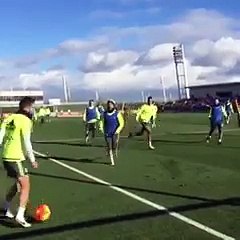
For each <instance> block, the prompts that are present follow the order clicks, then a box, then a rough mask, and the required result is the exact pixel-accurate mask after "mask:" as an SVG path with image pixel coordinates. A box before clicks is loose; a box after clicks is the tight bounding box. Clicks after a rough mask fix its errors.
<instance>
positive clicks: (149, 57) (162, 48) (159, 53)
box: [137, 43, 175, 65]
mask: <svg viewBox="0 0 240 240" xmlns="http://www.w3.org/2000/svg"><path fill="white" fill-rule="evenodd" d="M174 45H175V44H174V43H164V44H158V45H156V46H154V47H153V48H151V49H149V50H148V51H147V52H146V53H144V54H142V55H141V56H140V57H139V59H138V60H137V64H140V65H154V64H159V63H163V62H166V61H167V62H169V61H172V49H173V46H174Z"/></svg>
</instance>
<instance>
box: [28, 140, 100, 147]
mask: <svg viewBox="0 0 240 240" xmlns="http://www.w3.org/2000/svg"><path fill="white" fill-rule="evenodd" d="M33 143H35V144H42V145H64V146H72V147H86V148H88V147H93V148H103V147H104V146H105V145H102V144H86V143H79V142H58V141H56V142H53V141H49V142H48V141H46V142H38V141H35V142H33Z"/></svg>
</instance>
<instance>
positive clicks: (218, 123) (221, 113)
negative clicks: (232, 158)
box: [207, 99, 227, 144]
mask: <svg viewBox="0 0 240 240" xmlns="http://www.w3.org/2000/svg"><path fill="white" fill-rule="evenodd" d="M224 117H225V118H227V114H226V111H225V109H224V107H223V106H222V105H221V104H220V101H219V100H218V99H216V100H215V103H214V105H212V106H211V109H210V114H209V119H210V131H209V134H208V136H207V143H209V141H210V140H211V138H212V134H213V132H214V131H215V129H216V128H218V144H221V143H222V138H223V123H224Z"/></svg>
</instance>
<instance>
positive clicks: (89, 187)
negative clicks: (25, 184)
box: [0, 113, 240, 240]
mask: <svg viewBox="0 0 240 240" xmlns="http://www.w3.org/2000/svg"><path fill="white" fill-rule="evenodd" d="M157 125H158V126H157V128H155V129H154V130H153V134H154V137H153V139H154V146H155V147H156V150H155V151H150V150H148V149H147V146H146V142H145V140H144V138H143V137H137V138H133V139H127V138H124V137H123V138H122V139H121V141H120V155H119V159H118V160H117V161H116V162H117V164H116V166H115V167H111V166H109V165H107V163H109V160H108V159H107V158H106V156H105V149H104V141H103V138H102V137H101V135H100V134H99V136H98V138H97V139H96V140H95V141H94V143H93V145H92V146H88V147H87V146H85V145H84V141H83V139H82V138H83V136H84V126H83V123H82V121H81V119H59V120H57V119H56V120H55V119H53V120H52V122H51V123H47V124H44V125H38V126H36V127H35V129H34V134H33V141H35V143H34V149H35V150H36V151H38V152H41V153H44V154H46V153H48V155H49V156H50V157H52V158H53V159H56V160H58V161H60V162H61V163H64V164H67V165H68V166H71V167H73V168H74V169H78V170H81V171H83V172H85V173H88V174H90V175H91V176H94V177H97V178H99V179H102V180H104V181H107V182H109V183H111V184H113V185H116V186H118V187H119V188H121V189H124V190H126V191H127V192H131V193H134V194H136V195H137V196H140V197H141V198H144V199H145V200H149V201H151V202H152V203H156V204H159V205H161V206H165V207H167V208H168V209H169V211H172V212H175V213H179V214H181V215H183V216H185V217H187V218H188V219H192V220H195V221H197V222H198V223H201V224H203V225H204V226H206V227H209V228H211V229H213V230H216V231H217V232H219V233H223V234H225V235H227V236H230V237H232V238H233V239H240V129H239V128H238V126H237V122H235V119H233V121H232V123H231V124H230V125H229V126H226V127H225V135H224V142H223V145H221V146H219V145H217V139H216V138H215V137H213V139H212V142H211V143H210V144H206V143H205V141H204V140H205V136H206V133H205V132H207V131H208V118H207V114H167V113H166V114H160V121H159V122H158V123H157ZM134 126H135V124H134V121H130V123H129V124H127V126H126V130H125V132H124V133H123V135H127V132H128V131H130V130H133V129H134ZM37 141H41V142H37ZM38 161H39V163H40V166H39V169H37V170H32V169H31V168H30V167H29V169H30V170H31V181H32V192H31V204H32V205H33V206H37V205H38V204H40V203H41V202H44V203H47V204H49V206H50V207H51V210H52V216H51V219H50V220H49V221H48V222H46V223H37V224H34V225H33V227H32V228H31V229H21V228H19V227H17V226H15V225H12V224H11V223H9V222H8V221H5V220H3V219H1V221H0V224H1V225H0V239H2V240H7V239H36V240H37V239H39V240H40V239H44V240H100V239H103V240H115V239H116V240H211V239H212V240H214V239H224V238H221V237H217V236H214V235H213V234H211V233H208V232H206V231H203V230H201V229H199V228H198V227H195V226H192V225H190V224H188V223H186V222H183V221H181V220H179V219H177V218H175V217H174V216H169V214H168V213H167V212H166V211H159V210H157V209H155V208H153V207H151V206H149V205H146V204H144V203H142V202H139V201H137V200H136V199H133V198H132V197H129V196H126V195H124V194H122V193H120V192H117V191H114V189H111V188H110V187H108V186H103V185H101V184H99V183H97V182H95V181H93V180H92V179H89V178H87V177H84V176H82V175H80V174H78V173H76V172H73V171H71V170H70V169H67V168H65V167H63V166H60V165H58V164H56V163H54V162H52V161H51V160H49V159H47V158H38ZM0 182H1V187H0V203H1V202H2V201H3V197H4V192H5V189H6V186H7V185H8V184H9V180H7V179H6V177H5V173H4V171H3V170H2V166H1V170H0ZM226 239H227V238H226Z"/></svg>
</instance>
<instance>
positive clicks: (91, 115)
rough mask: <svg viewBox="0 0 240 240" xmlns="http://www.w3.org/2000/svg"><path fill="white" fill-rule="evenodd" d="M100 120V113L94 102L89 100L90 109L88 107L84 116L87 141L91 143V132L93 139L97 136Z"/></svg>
mask: <svg viewBox="0 0 240 240" xmlns="http://www.w3.org/2000/svg"><path fill="white" fill-rule="evenodd" d="M99 120H100V113H99V111H98V108H97V107H95V104H94V100H89V104H88V107H86V109H85V111H84V114H83V121H84V122H85V123H86V125H85V141H86V144H87V143H89V134H90V132H91V135H92V139H94V138H95V136H96V124H97V122H98V121H99Z"/></svg>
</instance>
